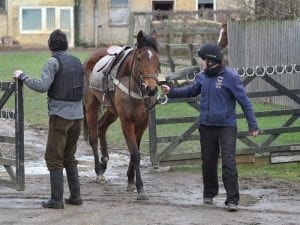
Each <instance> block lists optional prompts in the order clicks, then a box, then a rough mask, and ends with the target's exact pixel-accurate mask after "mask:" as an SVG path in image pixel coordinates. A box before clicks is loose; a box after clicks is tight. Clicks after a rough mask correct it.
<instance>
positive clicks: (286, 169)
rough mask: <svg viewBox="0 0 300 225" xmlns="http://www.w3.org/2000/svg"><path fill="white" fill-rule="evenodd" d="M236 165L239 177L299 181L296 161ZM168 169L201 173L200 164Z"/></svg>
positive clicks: (220, 172) (298, 166)
mask: <svg viewBox="0 0 300 225" xmlns="http://www.w3.org/2000/svg"><path fill="white" fill-rule="evenodd" d="M237 167H238V173H239V177H240V178H258V179H264V178H270V179H281V180H287V181H291V182H297V183H300V173H299V170H300V165H299V163H297V162H295V163H282V164H270V165H253V164H245V165H237ZM170 170H171V171H180V172H187V173H201V167H200V166H177V167H171V169H170ZM218 174H219V177H221V174H222V169H221V168H219V172H218Z"/></svg>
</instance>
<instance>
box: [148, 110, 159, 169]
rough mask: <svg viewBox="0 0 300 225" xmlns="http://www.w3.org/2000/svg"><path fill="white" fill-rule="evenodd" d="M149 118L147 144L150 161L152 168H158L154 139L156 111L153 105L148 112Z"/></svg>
mask: <svg viewBox="0 0 300 225" xmlns="http://www.w3.org/2000/svg"><path fill="white" fill-rule="evenodd" d="M149 114H150V118H149V146H150V161H151V163H152V167H153V168H154V169H158V167H159V165H158V161H157V141H156V112H155V107H153V108H152V109H151V110H150V112H149Z"/></svg>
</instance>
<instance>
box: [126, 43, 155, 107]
mask: <svg viewBox="0 0 300 225" xmlns="http://www.w3.org/2000/svg"><path fill="white" fill-rule="evenodd" d="M138 57H140V56H139V54H138V50H137V49H134V52H133V59H132V61H131V72H130V76H129V79H133V80H134V83H135V84H136V87H137V89H138V92H139V96H140V98H139V99H141V100H142V101H143V102H144V105H145V108H146V111H149V110H150V109H152V108H153V107H154V106H155V105H156V104H157V103H158V102H157V101H155V102H154V103H152V102H151V100H152V97H153V96H155V95H156V91H153V95H147V93H146V89H145V84H144V79H154V80H155V82H157V77H158V70H157V69H156V71H155V72H154V73H150V74H144V73H142V71H141V63H140V60H138ZM130 84H131V82H129V87H128V90H129V95H130V96H132V97H134V96H135V95H131V93H132V90H131V88H130ZM154 92H155V93H154ZM151 94H152V93H151ZM148 100H150V104H149V103H148Z"/></svg>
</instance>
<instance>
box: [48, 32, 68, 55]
mask: <svg viewBox="0 0 300 225" xmlns="http://www.w3.org/2000/svg"><path fill="white" fill-rule="evenodd" d="M48 46H49V49H50V50H51V51H53V52H55V51H66V50H67V49H68V40H67V35H66V34H65V33H64V32H62V31H61V30H59V29H57V30H54V31H53V32H52V33H51V34H50V37H49V39H48Z"/></svg>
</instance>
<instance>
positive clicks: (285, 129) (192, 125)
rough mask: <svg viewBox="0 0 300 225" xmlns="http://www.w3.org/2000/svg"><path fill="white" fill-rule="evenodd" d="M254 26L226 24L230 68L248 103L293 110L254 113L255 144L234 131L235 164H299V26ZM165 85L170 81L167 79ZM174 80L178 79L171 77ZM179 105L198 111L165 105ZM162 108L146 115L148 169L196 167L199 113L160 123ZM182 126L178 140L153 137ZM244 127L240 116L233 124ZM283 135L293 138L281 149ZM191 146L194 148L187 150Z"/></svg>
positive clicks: (195, 103)
mask: <svg viewBox="0 0 300 225" xmlns="http://www.w3.org/2000/svg"><path fill="white" fill-rule="evenodd" d="M248 23H249V24H248ZM254 23H255V22H253V21H250V22H230V23H229V26H228V28H229V29H228V33H229V34H228V35H229V36H228V38H229V64H230V66H231V67H233V68H235V69H236V71H237V72H238V73H239V75H240V77H241V80H242V81H243V84H244V86H245V87H246V89H247V93H248V96H249V98H251V100H252V102H255V101H257V102H263V103H268V104H269V103H275V104H277V105H278V104H279V102H277V101H275V100H274V101H266V100H265V99H270V98H275V97H276V98H278V97H281V98H282V97H284V100H283V101H282V103H285V102H287V101H291V102H292V103H293V104H291V105H289V107H274V109H271V110H270V109H268V110H255V111H256V113H255V114H256V117H257V119H258V125H259V127H260V132H261V135H260V137H259V138H256V139H255V140H254V139H252V138H248V131H247V130H246V127H245V128H244V130H242V129H239V130H238V149H237V161H238V163H243V162H246V163H254V162H255V159H256V158H257V157H256V156H258V155H264V156H267V159H268V160H269V161H270V162H272V163H277V162H288V161H300V133H299V131H300V121H299V117H300V107H299V106H300V97H299V94H300V82H299V77H300V61H299V53H300V46H299V45H297V44H296V43H298V41H297V42H295V40H300V35H299V34H300V24H299V22H297V21H287V22H282V21H278V22H275V25H274V24H272V21H270V22H264V21H263V22H261V23H262V24H258V25H254ZM255 27H257V28H255ZM291 28H293V29H291ZM283 31H285V32H283ZM266 32H267V33H268V35H266ZM283 33H285V34H283ZM260 37H261V38H260ZM268 37H269V39H268ZM292 40H294V41H292ZM270 42H272V43H270ZM231 46H232V47H231ZM276 56H278V60H277V61H276ZM170 79H171V80H172V77H171V78H170ZM176 79H183V78H182V77H181V78H180V77H176ZM287 80H289V81H288V82H287ZM262 83H264V85H262ZM182 102H184V103H187V104H189V105H191V106H192V107H193V108H195V109H197V110H198V108H199V101H198V99H197V98H192V99H169V101H168V104H169V103H170V104H172V103H177V104H178V103H180V104H181V103H182ZM280 105H281V104H280ZM282 105H284V104H282ZM161 107H164V106H159V107H156V109H153V110H152V111H151V112H150V113H151V120H150V125H149V139H150V159H151V162H152V164H153V165H154V166H157V165H180V164H194V163H199V161H201V152H200V151H201V150H200V144H199V134H198V131H197V127H198V124H197V118H198V113H199V112H197V111H195V116H194V117H184V116H183V117H180V118H159V117H158V114H159V110H160V109H161ZM175 110H176V109H175ZM276 117H281V118H284V119H281V120H284V121H282V123H281V124H279V125H277V126H276V127H274V126H272V124H270V123H271V122H268V120H269V119H271V118H276ZM260 121H264V122H263V123H260ZM182 123H186V124H188V125H189V126H188V127H187V128H186V129H185V130H184V131H183V132H182V133H181V134H180V135H177V136H168V134H169V132H163V133H162V134H158V133H159V132H158V131H159V130H160V129H161V128H160V127H163V126H166V125H168V126H170V125H171V124H174V125H173V128H168V129H169V130H172V129H175V130H176V129H177V127H178V126H179V125H180V124H182ZM245 123H246V121H245V119H244V115H243V113H239V114H238V124H242V125H243V124H245ZM238 127H240V126H238ZM162 130H164V129H162ZM287 134H293V135H294V136H295V138H294V139H293V140H290V141H286V142H285V143H282V142H280V141H278V139H280V136H281V135H287ZM286 139H288V137H287V138H286ZM192 141H197V142H196V144H190V143H192ZM194 143H195V142H194ZM179 145H184V147H183V148H182V151H181V152H178V151H177V152H176V149H177V148H178V146H179ZM193 145H197V147H196V148H197V150H195V151H194V152H189V149H190V148H192V146H193ZM185 146H188V147H185ZM175 152H176V153H175Z"/></svg>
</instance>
